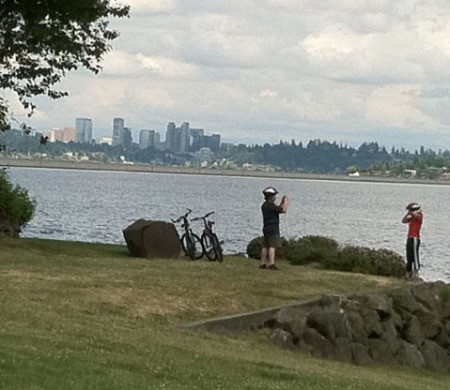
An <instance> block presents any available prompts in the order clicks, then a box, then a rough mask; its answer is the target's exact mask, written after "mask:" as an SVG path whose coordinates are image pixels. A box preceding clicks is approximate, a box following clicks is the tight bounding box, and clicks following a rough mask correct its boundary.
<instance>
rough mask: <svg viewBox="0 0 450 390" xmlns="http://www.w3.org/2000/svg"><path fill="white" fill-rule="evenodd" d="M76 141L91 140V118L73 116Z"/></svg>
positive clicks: (88, 141) (84, 142) (82, 142)
mask: <svg viewBox="0 0 450 390" xmlns="http://www.w3.org/2000/svg"><path fill="white" fill-rule="evenodd" d="M75 129H76V142H78V143H80V144H90V143H91V142H92V119H89V118H75Z"/></svg>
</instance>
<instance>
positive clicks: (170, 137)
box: [166, 122, 176, 151]
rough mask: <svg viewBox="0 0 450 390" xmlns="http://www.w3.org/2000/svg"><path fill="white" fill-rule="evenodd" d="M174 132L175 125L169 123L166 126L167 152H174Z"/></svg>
mask: <svg viewBox="0 0 450 390" xmlns="http://www.w3.org/2000/svg"><path fill="white" fill-rule="evenodd" d="M175 132H176V126H175V123H173V122H169V123H168V124H167V130H166V149H167V150H172V151H173V150H174V147H175Z"/></svg>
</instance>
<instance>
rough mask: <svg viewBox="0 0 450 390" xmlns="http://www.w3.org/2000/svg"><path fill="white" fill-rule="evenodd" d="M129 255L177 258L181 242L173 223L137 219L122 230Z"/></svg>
mask: <svg viewBox="0 0 450 390" xmlns="http://www.w3.org/2000/svg"><path fill="white" fill-rule="evenodd" d="M123 236H124V238H125V242H126V243H127V247H128V251H129V252H130V255H131V256H134V257H143V258H177V257H178V256H179V254H180V252H181V244H180V239H179V236H178V232H177V229H176V227H175V225H174V224H173V223H170V222H164V221H149V220H145V219H138V220H137V221H136V222H134V223H132V224H131V225H130V226H128V227H127V228H125V229H124V230H123Z"/></svg>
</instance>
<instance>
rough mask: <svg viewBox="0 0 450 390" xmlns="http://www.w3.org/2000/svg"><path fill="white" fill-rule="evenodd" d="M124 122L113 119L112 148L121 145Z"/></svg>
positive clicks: (119, 119) (121, 119)
mask: <svg viewBox="0 0 450 390" xmlns="http://www.w3.org/2000/svg"><path fill="white" fill-rule="evenodd" d="M124 128H125V121H124V120H123V118H114V119H113V135H112V146H118V145H122V143H123V133H124Z"/></svg>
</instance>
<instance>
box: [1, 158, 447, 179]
mask: <svg viewBox="0 0 450 390" xmlns="http://www.w3.org/2000/svg"><path fill="white" fill-rule="evenodd" d="M0 167H3V168H8V167H24V168H47V169H76V170H93V171H119V172H151V173H175V174H186V175H212V176H240V177H242V176H244V177H267V178H277V179H282V178H285V179H299V180H336V181H352V182H382V183H410V184H442V185H448V184H450V182H449V181H446V180H430V179H414V178H396V177H380V176H359V177H353V176H346V175H331V174H330V175H327V174H313V173H297V172H295V173H294V172H274V171H267V172H266V171H252V170H247V169H209V168H206V169H205V168H199V167H169V166H162V165H150V164H134V165H128V164H121V163H100V162H87V161H62V160H31V159H29V160H28V159H12V158H5V157H0Z"/></svg>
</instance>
